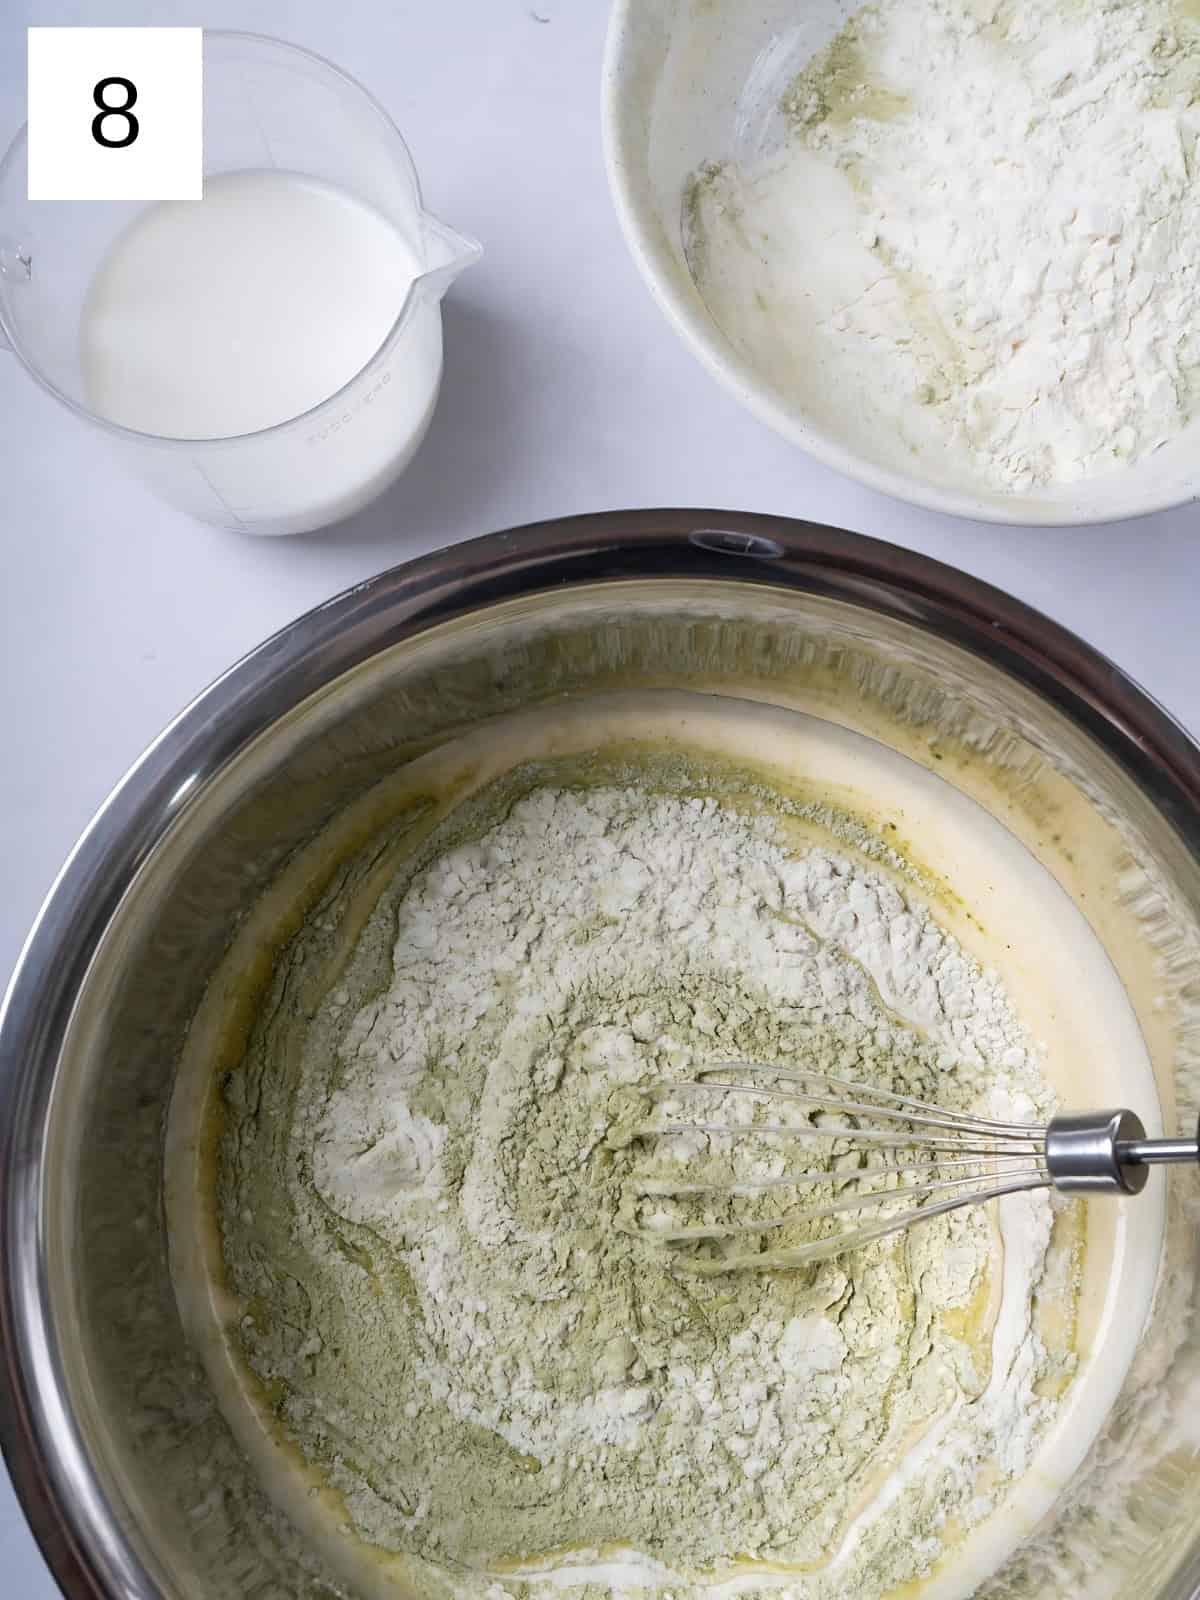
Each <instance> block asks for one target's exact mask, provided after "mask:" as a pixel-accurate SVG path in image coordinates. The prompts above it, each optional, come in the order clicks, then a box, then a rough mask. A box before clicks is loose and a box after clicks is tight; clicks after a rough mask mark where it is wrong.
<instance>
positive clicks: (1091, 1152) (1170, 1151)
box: [1046, 1111, 1200, 1194]
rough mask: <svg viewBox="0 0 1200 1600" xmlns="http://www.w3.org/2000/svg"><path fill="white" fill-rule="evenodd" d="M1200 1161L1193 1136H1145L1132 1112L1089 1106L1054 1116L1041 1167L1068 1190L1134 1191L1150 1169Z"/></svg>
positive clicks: (1199, 1135)
mask: <svg viewBox="0 0 1200 1600" xmlns="http://www.w3.org/2000/svg"><path fill="white" fill-rule="evenodd" d="M1180 1161H1191V1162H1200V1127H1198V1128H1197V1130H1196V1137H1195V1138H1194V1139H1147V1137H1146V1130H1145V1128H1144V1127H1143V1126H1142V1124H1141V1121H1140V1120H1139V1119H1138V1118H1137V1117H1136V1116H1135V1115H1134V1114H1133V1112H1132V1111H1090V1112H1083V1113H1076V1114H1071V1115H1066V1116H1061V1117H1055V1118H1053V1120H1052V1121H1051V1123H1050V1126H1049V1127H1048V1128H1047V1129H1046V1167H1047V1170H1048V1171H1049V1174H1050V1179H1051V1182H1052V1183H1053V1184H1054V1187H1055V1188H1056V1189H1061V1190H1063V1191H1064V1192H1066V1193H1068V1194H1071V1193H1073V1194H1137V1193H1139V1192H1140V1191H1141V1190H1142V1189H1143V1188H1144V1187H1145V1183H1146V1179H1147V1178H1148V1177H1149V1176H1150V1168H1151V1167H1152V1166H1159V1165H1162V1164H1164V1163H1167V1162H1180Z"/></svg>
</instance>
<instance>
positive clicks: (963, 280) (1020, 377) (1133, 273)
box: [689, 0, 1200, 491]
mask: <svg viewBox="0 0 1200 1600" xmlns="http://www.w3.org/2000/svg"><path fill="white" fill-rule="evenodd" d="M782 110H783V113H784V116H785V119H786V122H787V126H788V131H787V133H786V135H785V137H784V139H783V141H782V145H781V148H780V149H779V150H778V151H777V153H776V154H775V155H774V156H773V157H772V158H771V159H770V160H768V161H766V162H765V163H763V164H762V165H761V166H760V167H758V168H756V169H753V170H743V169H742V168H740V167H738V166H737V165H736V164H734V163H724V164H720V165H717V166H714V167H712V168H710V169H708V170H707V171H706V172H705V173H704V174H702V176H701V177H700V179H699V181H698V182H697V183H696V184H695V186H694V188H693V191H692V193H691V196H690V200H689V217H690V227H691V232H692V238H691V246H690V248H691V256H692V261H693V267H694V270H695V273H696V276H697V280H698V283H699V286H700V288H701V291H702V293H703V295H704V297H705V299H706V301H707V302H708V304H709V307H710V309H711V310H712V312H713V314H714V316H715V317H716V320H717V321H718V322H719V323H720V324H721V326H722V327H723V329H724V330H725V332H726V334H727V335H728V336H729V337H730V338H731V339H732V341H733V342H734V343H735V344H736V345H738V346H739V347H740V348H741V349H742V350H743V351H744V352H745V353H746V354H747V355H748V356H749V358H750V360H751V361H752V362H753V363H754V364H755V365H756V366H757V367H758V368H759V369H760V370H761V371H762V372H763V373H764V375H765V376H767V377H768V378H769V379H770V380H771V381H772V382H773V383H774V385H775V386H776V387H777V388H778V389H779V390H780V391H781V392H782V393H783V394H784V395H785V396H787V397H789V398H791V399H793V400H797V401H799V402H800V403H801V404H802V405H803V406H804V407H805V409H806V410H807V411H809V413H810V414H811V415H812V416H813V417H814V419H815V420H816V421H817V422H818V423H821V424H824V425H825V426H827V427H829V428H831V429H832V430H834V431H836V432H837V433H839V434H843V435H844V434H845V433H846V431H847V430H848V429H851V428H853V429H855V430H856V431H857V432H858V433H860V434H861V436H862V437H863V438H864V439H868V436H869V445H868V447H869V449H870V451H871V453H872V454H874V455H876V456H877V457H881V458H885V459H887V460H888V461H889V462H890V464H891V465H893V466H897V467H900V468H901V469H908V470H911V469H912V467H913V465H914V464H917V465H919V466H920V467H921V468H922V469H923V470H925V471H927V472H933V473H934V475H936V476H939V477H942V478H949V477H955V478H957V479H958V480H960V481H965V482H973V483H975V484H977V485H983V486H985V487H987V488H990V489H992V490H1011V491H1026V490H1030V489H1033V488H1037V487H1040V486H1046V485H1053V484H1057V483H1070V482H1073V481H1076V480H1078V479H1081V478H1084V477H1090V476H1093V475H1095V474H1097V473H1102V472H1104V471H1107V470H1109V469H1111V468H1114V467H1118V466H1121V465H1122V464H1127V463H1134V462H1136V461H1138V460H1140V459H1142V458H1143V457H1145V456H1147V455H1148V454H1150V453H1151V452H1153V451H1154V450H1156V449H1157V448H1158V447H1159V446H1160V445H1162V444H1163V443H1164V442H1165V441H1166V440H1168V439H1170V438H1171V437H1173V436H1174V435H1175V434H1177V433H1178V432H1179V431H1180V430H1181V429H1182V428H1183V427H1184V426H1185V425H1186V424H1187V423H1188V422H1189V421H1190V420H1191V419H1192V417H1193V416H1194V415H1195V414H1196V411H1197V409H1198V405H1200V399H1198V394H1200V391H1198V386H1197V373H1198V371H1200V197H1198V195H1197V190H1196V185H1195V181H1194V171H1195V162H1196V153H1197V146H1196V141H1197V135H1198V134H1200V18H1198V17H1197V16H1196V15H1195V14H1194V12H1192V11H1191V10H1189V8H1187V7H1185V6H1183V5H1181V4H1179V3H1177V0H1137V3H1135V4H1128V3H1126V0H1072V3H1067V0H983V3H980V0H879V3H877V4H874V5H869V6H867V7H865V8H864V9H863V10H862V11H860V12H859V13H858V14H857V15H856V16H855V17H854V18H853V19H852V20H851V22H850V23H849V24H848V25H847V26H846V27H845V28H844V29H843V31H842V32H841V34H839V35H838V37H837V38H836V39H835V40H834V41H833V43H832V44H831V45H829V46H828V47H827V48H826V49H825V50H824V51H822V52H821V53H820V54H819V55H818V56H817V57H816V58H815V59H814V60H813V61H812V62H811V63H810V64H809V66H808V67H807V68H806V69H805V71H804V72H802V73H801V75H800V77H799V78H798V79H797V80H796V82H795V83H794V84H793V85H792V87H791V89H790V90H789V91H788V93H787V95H786V96H785V99H784V102H783V107H782Z"/></svg>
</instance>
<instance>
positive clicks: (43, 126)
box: [28, 28, 204, 200]
mask: <svg viewBox="0 0 1200 1600" xmlns="http://www.w3.org/2000/svg"><path fill="white" fill-rule="evenodd" d="M203 49H204V44H203V35H202V33H201V30H200V29H199V28H30V30H29V128H28V139H29V198H30V199H31V200H199V199H200V197H201V195H202V194H203V191H204V160H203V150H202V132H203V121H204V94H203V71H204V65H203ZM135 107H136V109H135Z"/></svg>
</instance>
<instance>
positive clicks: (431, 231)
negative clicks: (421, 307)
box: [417, 211, 483, 300]
mask: <svg viewBox="0 0 1200 1600" xmlns="http://www.w3.org/2000/svg"><path fill="white" fill-rule="evenodd" d="M421 228H422V233H423V238H424V244H425V271H424V272H423V273H422V274H421V276H420V277H419V278H418V279H417V285H418V287H419V288H420V289H421V291H422V292H423V293H424V294H426V295H430V296H432V298H434V299H435V300H440V299H441V298H442V296H443V295H444V294H445V292H446V290H447V289H448V288H449V287H450V285H451V284H452V283H453V282H454V280H455V278H457V277H458V275H459V273H460V272H461V271H462V270H463V268H464V267H469V266H471V265H472V263H473V262H476V261H478V260H479V258H480V256H481V255H482V254H483V246H482V245H481V244H480V243H479V242H478V240H476V239H471V238H468V236H467V235H466V234H465V233H458V232H456V231H455V230H454V229H453V228H449V227H447V226H446V224H445V223H444V222H439V221H438V219H437V218H436V217H433V216H430V214H429V212H428V211H426V212H425V213H424V215H423V216H422V218H421Z"/></svg>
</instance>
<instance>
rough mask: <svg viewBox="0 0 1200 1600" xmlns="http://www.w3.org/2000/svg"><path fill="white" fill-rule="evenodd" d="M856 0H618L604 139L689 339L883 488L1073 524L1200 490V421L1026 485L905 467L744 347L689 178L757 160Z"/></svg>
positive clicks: (625, 224)
mask: <svg viewBox="0 0 1200 1600" xmlns="http://www.w3.org/2000/svg"><path fill="white" fill-rule="evenodd" d="M857 9H858V3H857V0H756V3H755V4H753V5H749V4H747V3H746V0H615V4H614V7H613V12H612V18H611V22H610V25H609V36H608V47H607V51H606V55H605V63H604V144H605V156H606V161H607V165H608V174H609V182H610V184H611V187H612V193H613V199H614V201H615V203H616V208H617V215H618V217H619V219H620V223H621V227H622V228H623V230H624V232H625V237H626V239H627V240H628V242H629V247H630V249H631V250H632V252H633V257H634V260H635V261H636V262H637V264H638V266H639V268H640V269H641V272H642V275H643V276H644V277H645V279H646V282H647V283H648V284H649V286H650V288H651V291H652V292H653V294H654V297H655V299H656V300H657V301H658V304H659V305H660V306H661V308H662V309H663V311H664V312H665V313H666V315H667V318H668V320H669V321H670V323H671V324H672V326H673V327H674V328H675V330H676V332H677V333H678V334H679V336H680V338H682V340H683V342H684V343H685V344H686V345H687V346H688V348H689V349H690V350H691V351H692V352H693V353H694V354H695V355H696V356H697V357H699V359H700V361H701V362H702V363H703V364H704V365H705V366H706V367H707V368H708V370H709V371H710V372H711V373H712V374H713V375H714V376H715V377H717V378H719V379H720V381H721V382H722V383H723V384H724V385H725V386H726V388H728V389H730V390H731V391H732V392H733V394H735V395H736V396H737V398H738V399H739V400H740V401H741V402H742V404H743V405H745V406H746V407H748V409H749V410H751V411H753V412H754V414H755V415H756V416H758V417H760V418H761V419H762V420H763V421H764V422H766V423H768V424H769V425H770V426H771V427H772V428H774V429H775V430H776V431H777V432H779V433H781V434H783V435H784V437H785V438H788V439H791V440H793V441H794V442H795V443H796V444H798V445H800V446H801V448H802V449H804V450H806V451H808V453H809V454H810V455H812V456H815V457H816V458H817V459H818V460H819V461H824V462H826V463H827V464H828V465H829V466H832V467H836V468H837V469H838V471H840V472H844V473H846V474H847V475H848V476H849V477H852V478H857V479H858V480H859V481H860V482H862V483H865V484H868V485H869V486H870V487H871V488H873V489H880V490H882V491H884V492H885V493H887V494H891V495H895V496H897V497H898V498H899V499H902V500H908V501H911V502H912V503H913V504H915V505H920V506H927V507H929V508H930V509H931V510H936V511H949V512H953V513H955V514H957V515H959V516H965V517H974V518H978V519H980V520H983V521H987V522H1008V523H1037V524H1042V525H1046V526H1070V525H1077V524H1083V523H1096V522H1111V521H1115V520H1117V519H1119V518H1122V517H1134V516H1140V515H1143V514H1144V513H1146V512H1150V511H1161V510H1164V509H1166V508H1168V507H1171V506H1177V505H1182V504H1184V503H1185V502H1187V501H1189V500H1192V499H1194V498H1195V497H1196V496H1197V494H1200V422H1197V423H1196V424H1193V425H1192V426H1191V427H1189V428H1187V429H1186V430H1185V431H1184V432H1183V433H1182V434H1181V435H1179V436H1178V437H1177V438H1175V439H1173V440H1171V441H1170V442H1169V443H1168V444H1166V445H1164V446H1163V447H1162V449H1160V450H1158V451H1157V452H1156V453H1155V454H1154V455H1152V456H1150V457H1148V458H1147V459H1145V460H1143V461H1142V462H1140V463H1139V464H1138V465H1136V466H1133V467H1126V468H1118V469H1116V470H1115V471H1113V472H1111V473H1107V474H1104V475H1101V476H1099V477H1094V478H1091V479H1087V480H1084V481H1083V482H1080V483H1072V484H1068V485H1063V486H1061V487H1058V488H1054V489H1042V490H1037V491H1034V492H1031V493H1023V494H1002V493H998V492H989V491H988V490H986V489H984V488H974V487H971V486H964V485H963V484H962V483H961V482H955V481H954V480H953V479H952V478H951V477H950V476H949V475H947V476H946V477H944V478H942V479H940V480H939V478H938V477H937V476H936V475H935V474H936V466H934V467H932V468H930V467H929V465H928V464H925V466H926V470H924V471H922V470H921V469H920V468H917V469H916V470H914V471H913V472H911V473H910V472H906V471H900V470H897V469H896V467H895V466H894V465H893V464H891V463H889V462H888V461H887V460H886V459H885V452H884V451H883V450H882V449H881V451H880V453H879V456H878V457H875V458H873V456H872V454H871V453H870V451H869V446H864V444H863V442H862V440H861V439H858V440H855V441H853V442H852V441H850V440H849V439H848V438H845V437H841V436H839V435H838V434H836V433H835V432H833V431H831V430H830V429H829V428H828V427H827V426H822V425H820V424H818V422H817V421H816V420H815V419H814V418H813V417H812V416H811V415H808V414H806V412H805V411H804V409H803V408H802V407H801V406H800V405H799V404H797V403H796V402H795V401H794V400H789V398H788V397H787V396H786V395H783V394H782V393H780V392H779V391H778V390H777V389H775V388H774V387H773V386H772V385H771V384H770V382H769V381H768V380H767V379H766V378H765V377H764V376H763V375H762V374H761V373H759V372H757V371H755V370H754V368H753V367H752V366H751V364H750V363H749V362H748V361H747V360H746V359H745V358H744V357H743V356H742V355H741V354H740V353H739V352H738V350H737V349H735V348H734V346H733V345H732V344H731V343H730V342H729V340H728V339H726V337H725V336H724V334H723V333H722V332H721V330H720V328H719V327H718V326H717V324H716V323H715V322H714V321H713V319H712V317H711V316H710V314H709V312H708V310H707V308H706V306H705V304H704V302H703V300H702V299H701V297H700V295H699V293H698V291H697V289H696V286H695V284H694V282H693V281H692V276H691V273H690V271H689V269H688V265H687V261H686V259H685V257H684V250H683V239H682V229H681V223H682V209H683V207H682V202H683V195H684V190H685V185H686V183H687V181H688V179H689V177H690V176H691V174H692V173H694V172H695V170H696V169H697V167H699V166H700V165H701V164H702V163H703V162H705V161H711V160H715V159H725V158H734V159H739V160H743V161H745V160H746V159H748V158H752V157H753V156H754V154H755V153H756V152H757V151H760V150H761V149H763V148H764V147H765V146H768V145H769V144H770V143H771V142H772V140H773V139H774V138H776V137H777V136H778V132H779V123H778V113H777V109H776V108H777V106H778V103H779V99H780V96H781V94H782V92H783V90H784V88H786V86H787V84H788V83H789V82H790V81H791V79H792V77H794V75H795V74H796V72H797V71H798V70H799V69H800V67H801V66H802V65H803V64H804V62H805V61H806V60H808V59H809V57H811V55H812V54H813V52H814V51H815V50H817V49H819V48H820V47H821V46H822V45H823V44H825V43H827V42H828V41H829V39H830V38H832V37H833V35H834V34H835V33H836V32H837V31H838V30H839V29H840V28H841V27H842V25H843V24H844V23H845V22H846V20H847V19H848V17H849V16H851V15H852V14H853V13H854V12H855V11H856V10H857Z"/></svg>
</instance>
